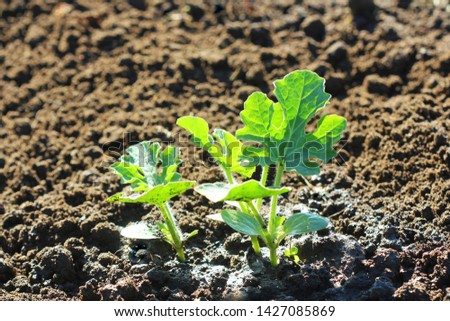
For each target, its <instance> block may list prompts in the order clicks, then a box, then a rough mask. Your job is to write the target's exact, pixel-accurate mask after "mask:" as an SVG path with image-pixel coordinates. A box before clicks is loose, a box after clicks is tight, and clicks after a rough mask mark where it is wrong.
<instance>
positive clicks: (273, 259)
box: [269, 244, 278, 267]
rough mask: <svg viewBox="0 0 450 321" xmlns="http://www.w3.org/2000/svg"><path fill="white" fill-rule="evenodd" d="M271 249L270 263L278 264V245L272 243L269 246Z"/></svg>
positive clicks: (274, 265) (275, 265)
mask: <svg viewBox="0 0 450 321" xmlns="http://www.w3.org/2000/svg"><path fill="white" fill-rule="evenodd" d="M269 251H270V264H272V266H273V267H277V266H278V256H277V246H276V245H274V244H273V245H271V246H269Z"/></svg>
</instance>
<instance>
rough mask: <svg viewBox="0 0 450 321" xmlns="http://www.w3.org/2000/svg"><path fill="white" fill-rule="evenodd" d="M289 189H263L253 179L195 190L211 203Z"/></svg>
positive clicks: (276, 193)
mask: <svg viewBox="0 0 450 321" xmlns="http://www.w3.org/2000/svg"><path fill="white" fill-rule="evenodd" d="M289 190H290V189H289V188H287V187H284V188H271V187H265V186H264V185H262V184H261V183H260V182H258V181H255V180H253V179H251V180H248V181H246V182H244V183H242V184H225V183H208V184H202V185H199V186H197V187H196V188H195V191H196V192H197V193H200V194H202V195H203V196H205V197H206V198H208V199H209V200H210V201H212V202H215V203H216V202H222V201H243V202H248V201H251V200H254V199H258V198H263V197H269V196H274V195H279V194H283V193H287V192H289Z"/></svg>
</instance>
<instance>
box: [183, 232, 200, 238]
mask: <svg viewBox="0 0 450 321" xmlns="http://www.w3.org/2000/svg"><path fill="white" fill-rule="evenodd" d="M197 234H198V230H194V231H192V232H191V233H189V234H188V235H186V237H185V240H189V239H190V238H191V237H194V236H196V235H197Z"/></svg>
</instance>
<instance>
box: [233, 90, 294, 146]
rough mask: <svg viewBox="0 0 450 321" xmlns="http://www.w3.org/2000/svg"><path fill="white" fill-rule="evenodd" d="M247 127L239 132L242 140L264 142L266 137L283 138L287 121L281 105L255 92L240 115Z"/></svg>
mask: <svg viewBox="0 0 450 321" xmlns="http://www.w3.org/2000/svg"><path fill="white" fill-rule="evenodd" d="M240 115H241V118H242V122H243V123H244V124H245V127H244V128H242V129H239V130H238V131H237V133H236V134H237V135H238V136H239V137H240V138H243V139H246V140H255V141H258V142H263V141H264V138H266V137H269V136H271V137H275V138H278V139H279V138H282V137H283V133H284V128H285V127H286V126H285V124H286V123H285V121H284V113H283V110H282V108H281V106H280V105H279V104H274V103H273V101H272V100H270V99H269V98H268V97H267V95H265V94H263V93H260V92H255V93H253V94H251V95H250V96H249V97H248V98H247V100H246V101H245V103H244V110H243V111H242V112H241V113H240Z"/></svg>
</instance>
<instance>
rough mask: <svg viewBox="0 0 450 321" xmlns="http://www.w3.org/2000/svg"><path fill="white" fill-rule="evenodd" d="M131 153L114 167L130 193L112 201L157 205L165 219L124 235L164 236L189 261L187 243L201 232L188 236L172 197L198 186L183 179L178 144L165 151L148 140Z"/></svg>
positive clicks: (137, 226) (131, 228) (135, 227)
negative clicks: (183, 228) (173, 209)
mask: <svg viewBox="0 0 450 321" xmlns="http://www.w3.org/2000/svg"><path fill="white" fill-rule="evenodd" d="M127 152H128V155H124V156H121V158H120V160H119V162H117V163H114V164H112V165H111V168H112V169H113V170H114V171H115V172H116V174H117V175H118V176H119V177H120V179H121V182H122V183H123V184H129V190H128V191H127V192H120V193H117V194H115V195H113V196H111V197H110V198H108V199H107V201H108V202H123V203H146V204H152V205H156V206H157V207H158V208H159V210H160V211H161V214H162V217H163V222H158V223H157V224H156V226H155V225H152V224H149V223H144V224H143V223H138V224H135V225H131V226H128V227H126V228H124V229H123V230H122V236H124V237H128V238H133V239H153V238H159V235H158V230H159V231H160V232H162V236H163V239H164V240H165V241H166V242H167V243H169V244H170V245H171V246H172V247H173V248H174V249H175V251H176V252H177V255H178V258H179V260H180V261H185V255H184V251H183V242H184V241H185V240H187V239H188V238H190V237H192V236H194V235H196V234H197V231H193V232H191V233H190V234H188V235H187V236H184V235H183V234H182V233H181V231H180V229H179V228H178V226H177V224H176V220H175V218H174V216H173V213H172V211H171V208H170V205H169V200H171V199H172V198H173V197H175V196H178V195H180V194H182V193H184V192H185V191H187V190H188V189H190V188H192V187H193V186H194V185H195V182H193V181H180V179H181V175H180V173H178V172H177V168H178V166H179V165H180V163H181V161H180V159H179V152H178V149H177V148H176V147H173V146H168V147H167V148H166V149H164V150H161V146H160V145H159V143H152V142H150V141H144V142H141V143H139V144H137V145H133V146H131V147H129V148H128V149H127Z"/></svg>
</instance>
